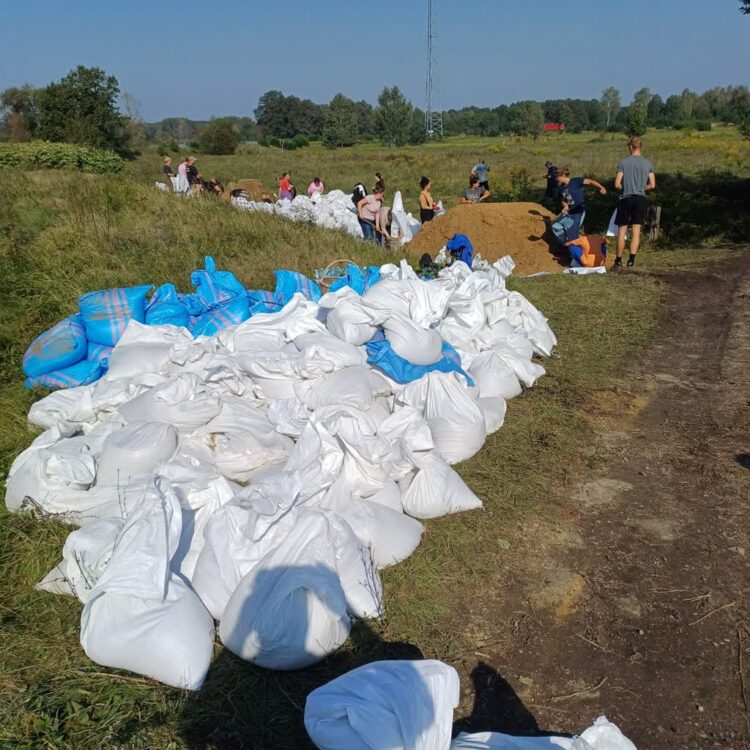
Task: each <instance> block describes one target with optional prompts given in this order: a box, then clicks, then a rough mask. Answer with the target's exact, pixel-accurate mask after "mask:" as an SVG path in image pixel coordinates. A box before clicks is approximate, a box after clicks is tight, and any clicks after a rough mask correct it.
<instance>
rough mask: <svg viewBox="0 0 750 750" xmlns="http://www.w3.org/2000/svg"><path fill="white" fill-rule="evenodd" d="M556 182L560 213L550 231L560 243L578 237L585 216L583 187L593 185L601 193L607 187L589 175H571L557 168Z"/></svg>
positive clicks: (568, 171) (603, 193)
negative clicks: (561, 206) (558, 187)
mask: <svg viewBox="0 0 750 750" xmlns="http://www.w3.org/2000/svg"><path fill="white" fill-rule="evenodd" d="M557 184H558V185H559V186H560V196H561V198H562V204H563V208H562V213H561V214H560V215H559V216H558V217H557V218H556V219H555V220H554V221H553V222H552V225H551V227H550V228H551V229H552V233H553V234H554V235H555V237H557V240H558V242H559V243H560V244H561V245H565V244H566V243H567V242H572V241H573V240H576V239H578V237H579V236H580V234H581V227H582V226H583V220H584V219H585V218H586V193H585V190H584V188H586V187H588V186H592V187H595V188H596V189H597V190H598V191H599V193H600V194H601V195H606V194H607V188H605V187H604V185H602V184H601V183H600V182H597V181H596V180H592V179H591V178H589V177H571V176H570V170H569V169H567V168H566V169H558V170H557Z"/></svg>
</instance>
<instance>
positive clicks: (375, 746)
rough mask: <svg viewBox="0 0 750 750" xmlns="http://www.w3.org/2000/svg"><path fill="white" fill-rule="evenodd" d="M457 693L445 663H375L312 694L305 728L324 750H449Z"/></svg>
mask: <svg viewBox="0 0 750 750" xmlns="http://www.w3.org/2000/svg"><path fill="white" fill-rule="evenodd" d="M459 692H460V684H459V679H458V673H457V672H456V670H455V669H453V667H450V666H448V665H447V664H443V663H442V662H439V661H434V660H431V659H426V660H424V661H406V660H405V661H378V662H373V663H372V664H366V665H365V666H363V667H359V668H357V669H353V670H352V671H351V672H347V673H346V674H344V675H341V677H337V678H336V679H335V680H332V681H331V682H329V683H328V684H326V685H323V686H322V687H319V688H318V689H317V690H313V692H312V693H310V695H308V696H307V702H306V703H305V729H306V730H307V733H308V734H309V735H310V739H311V740H312V741H313V742H314V743H315V745H316V746H317V747H318V748H320V750H448V748H449V746H450V742H451V730H452V727H453V709H454V708H455V707H456V706H457V705H458V700H459Z"/></svg>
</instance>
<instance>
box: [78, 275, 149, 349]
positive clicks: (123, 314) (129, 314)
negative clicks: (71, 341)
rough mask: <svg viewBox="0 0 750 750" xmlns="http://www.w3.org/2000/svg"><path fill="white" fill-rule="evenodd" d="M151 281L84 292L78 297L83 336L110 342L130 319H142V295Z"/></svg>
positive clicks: (118, 337) (116, 338)
mask: <svg viewBox="0 0 750 750" xmlns="http://www.w3.org/2000/svg"><path fill="white" fill-rule="evenodd" d="M152 289H153V286H152V285H151V284H145V285H144V286H127V287H118V288H116V289H103V290H101V291H98V292H89V293H88V294H84V295H83V296H82V297H81V298H80V299H79V300H78V307H79V308H80V309H81V314H82V315H83V325H84V327H85V329H86V338H88V340H89V341H93V342H95V343H97V344H105V345H106V346H114V345H115V344H116V343H117V342H118V341H119V339H120V336H122V334H123V332H124V331H125V328H126V327H127V325H128V323H129V322H130V321H131V320H137V321H138V322H139V323H143V322H144V320H145V313H146V296H147V295H148V293H149V292H150V291H151V290H152Z"/></svg>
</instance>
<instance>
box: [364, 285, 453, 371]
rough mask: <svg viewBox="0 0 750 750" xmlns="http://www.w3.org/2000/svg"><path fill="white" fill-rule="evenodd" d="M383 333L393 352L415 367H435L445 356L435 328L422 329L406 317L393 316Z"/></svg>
mask: <svg viewBox="0 0 750 750" xmlns="http://www.w3.org/2000/svg"><path fill="white" fill-rule="evenodd" d="M376 286H378V285H377V284H376ZM383 331H384V332H385V337H386V339H387V340H388V343H389V344H390V345H391V346H392V347H393V351H394V352H396V354H398V356H399V357H401V358H403V359H405V360H407V361H408V362H411V363H412V364H414V365H434V364H435V362H437V361H438V360H439V359H440V358H441V357H442V356H443V339H442V338H441V336H440V334H439V333H438V332H437V331H436V330H435V329H434V328H422V327H421V326H420V325H418V324H416V323H414V322H412V320H411V319H410V318H407V317H406V316H405V315H391V317H389V318H387V319H386V320H385V321H384V322H383Z"/></svg>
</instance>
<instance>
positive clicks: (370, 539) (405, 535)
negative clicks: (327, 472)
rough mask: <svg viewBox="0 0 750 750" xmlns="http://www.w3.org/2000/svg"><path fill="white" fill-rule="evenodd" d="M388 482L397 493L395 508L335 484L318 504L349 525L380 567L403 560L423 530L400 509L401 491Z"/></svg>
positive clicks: (414, 546) (380, 568) (417, 541)
mask: <svg viewBox="0 0 750 750" xmlns="http://www.w3.org/2000/svg"><path fill="white" fill-rule="evenodd" d="M391 484H392V485H393V486H394V487H395V490H396V493H397V501H398V508H397V509H394V508H392V507H387V506H386V505H384V504H382V503H379V502H377V501H373V500H371V499H364V498H360V497H355V496H353V495H352V494H351V492H349V491H347V490H346V488H339V487H337V486H336V485H334V486H333V487H331V488H330V490H329V491H328V492H327V493H326V496H325V498H323V500H322V501H321V503H320V507H321V508H325V509H326V510H330V511H332V512H333V513H336V514H337V515H338V516H340V517H341V518H343V519H344V520H345V521H346V522H347V523H348V524H349V526H350V527H351V529H352V531H353V532H354V533H355V534H356V536H357V538H358V539H359V541H360V542H361V543H362V545H363V546H364V547H366V548H367V549H368V550H369V551H370V554H371V555H372V560H373V562H374V563H375V566H376V567H377V568H378V569H379V570H382V569H383V568H387V567H388V566H390V565H395V564H396V563H399V562H401V561H402V560H406V558H407V557H409V556H410V555H411V553H412V552H414V550H415V549H416V548H417V546H418V545H419V540H420V538H421V536H422V532H423V531H424V527H423V526H422V524H421V523H419V521H416V520H415V519H413V518H410V517H409V516H406V515H404V514H403V513H402V512H401V492H400V490H399V489H398V485H396V484H395V482H391ZM391 492H392V490H391Z"/></svg>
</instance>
